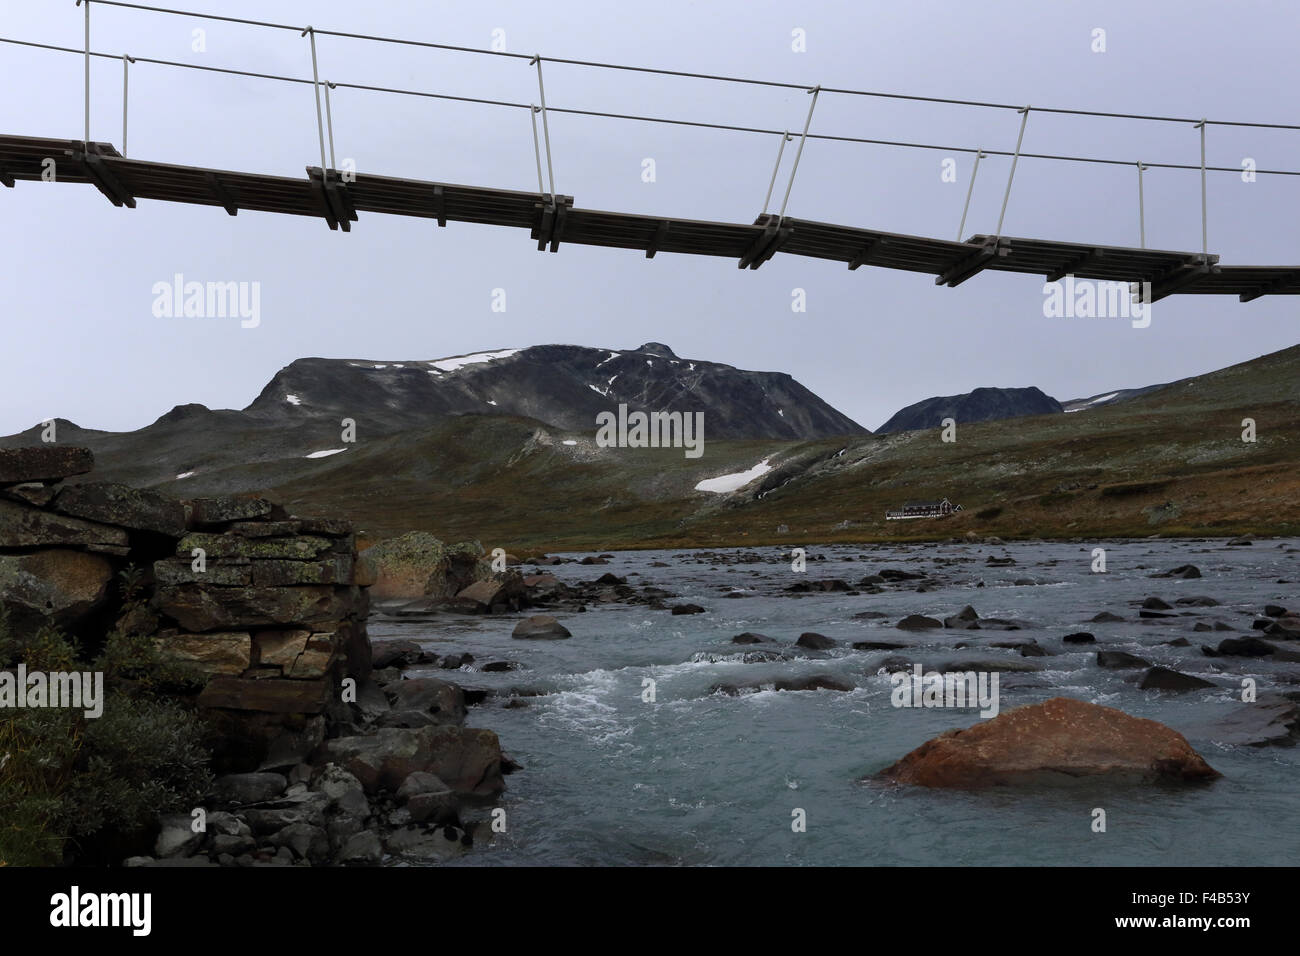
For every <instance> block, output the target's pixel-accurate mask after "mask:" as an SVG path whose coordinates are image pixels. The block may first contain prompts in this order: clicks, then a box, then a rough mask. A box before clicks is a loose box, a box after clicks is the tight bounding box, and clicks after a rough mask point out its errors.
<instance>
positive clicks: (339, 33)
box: [94, 0, 1300, 130]
mask: <svg viewBox="0 0 1300 956" xmlns="http://www.w3.org/2000/svg"><path fill="white" fill-rule="evenodd" d="M94 2H95V3H96V4H98V5H100V6H110V7H124V8H128V9H133V10H146V11H149V12H152V13H162V14H169V15H173V16H185V17H195V18H198V19H206V20H220V21H224V22H227V23H241V24H245V25H248V26H258V27H268V28H272V29H277V30H296V31H298V32H302V31H303V29H304V28H303V27H302V26H295V25H293V24H287V23H270V22H267V21H264V20H249V19H245V18H242V17H230V16H222V15H219V14H210V13H198V12H195V11H192V10H177V9H174V8H171V7H159V6H153V5H150V4H144V3H130V2H127V0H94ZM316 32H317V33H319V34H320V35H321V36H334V37H343V38H347V39H352V40H369V41H373V42H376V43H393V44H399V45H402V46H416V47H426V48H429V49H435V50H451V51H456V52H460V53H475V54H481V55H483V56H496V57H508V58H514V59H525V60H529V61H532V60H533V58H534V56H537V55H538V54H533V55H530V54H526V53H510V52H508V51H505V50H484V49H481V48H479V47H468V46H457V45H454V44H450V43H434V42H431V41H427V40H410V39H406V38H404V37H386V36H377V35H374V34H366V33H351V32H348V31H345V30H322V29H317V30H316ZM544 59H545V60H547V61H548V62H551V63H564V64H567V65H569V66H585V67H591V68H593V69H602V70H624V71H630V72H634V73H648V74H657V75H659V76H677V77H683V78H688V79H697V80H713V81H716V82H723V83H742V84H748V85H753V86H767V87H773V88H779V89H790V90H812V89H813V88H814V87H817V88H818V89H820V90H821V92H823V93H838V94H843V95H846V96H871V97H881V98H886V99H897V100H911V101H914V102H923V103H942V104H948V105H952V106H973V107H981V108H986V109H999V110H1013V111H1016V112H1019V111H1020V110H1022V109H1023V108H1024V106H1023V104H1020V103H992V102H986V101H982V100H966V99H954V98H951V97H943V96H918V95H915V94H909V93H886V92H882V91H880V90H856V89H850V88H846V87H835V86H820V87H819V86H817V84H814V83H790V82H782V81H778V80H765V79H758V78H754V77H743V76H726V75H722V74H717V73H698V72H693V71H690V70H668V69H663V68H658V67H648V66H635V65H631V64H626V63H604V62H600V61H598V60H578V59H572V58H568V57H558V56H546V57H544ZM1034 111H1035V112H1038V113H1059V114H1062V115H1068V116H1094V117H1101V118H1106V119H1128V120H1143V121H1148V122H1157V123H1183V124H1193V125H1195V124H1198V123H1206V124H1208V125H1210V126H1242V127H1256V128H1265V129H1289V130H1300V124H1293V123H1265V122H1252V121H1247V120H1218V119H1215V120H1212V119H1204V118H1200V117H1185V116H1161V115H1157V114H1147V113H1119V112H1110V111H1106V110H1085V109H1068V108H1063V107H1051V106H1035V107H1034Z"/></svg>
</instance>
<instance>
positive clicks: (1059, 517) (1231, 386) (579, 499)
mask: <svg viewBox="0 0 1300 956" xmlns="http://www.w3.org/2000/svg"><path fill="white" fill-rule="evenodd" d="M1245 418H1251V419H1254V420H1255V422H1256V423H1257V432H1258V435H1257V441H1255V442H1254V443H1246V442H1243V441H1242V440H1241V432H1242V429H1243V425H1242V421H1243V419H1245ZM565 437H570V436H568V435H566V434H564V433H562V432H559V431H558V430H554V429H549V428H546V427H544V426H541V425H539V423H537V422H533V421H530V420H526V419H510V418H502V417H495V416H464V417H462V418H457V419H453V420H451V421H449V422H446V423H444V424H442V425H440V426H438V427H436V428H433V429H429V430H428V431H426V432H423V433H420V434H415V435H403V436H397V437H394V438H389V439H383V440H379V441H375V442H372V443H369V444H367V445H364V446H360V447H358V448H357V449H356V451H355V454H350V455H348V456H340V458H343V457H346V458H347V460H346V461H343V460H340V461H338V462H337V463H336V464H333V465H332V466H330V467H327V468H323V469H321V470H318V471H317V472H315V473H314V474H313V475H312V477H311V478H310V479H299V480H296V481H292V482H287V483H283V484H279V485H276V486H274V487H271V488H269V489H267V493H268V494H270V495H271V497H273V498H276V499H279V500H282V501H284V502H285V503H286V504H288V505H290V506H291V507H292V508H294V509H295V510H298V511H300V512H303V513H311V512H315V513H324V514H345V515H347V516H349V517H351V518H352V519H353V520H354V521H355V522H356V523H357V524H358V526H359V527H360V528H362V529H364V530H365V532H366V534H367V537H368V538H370V539H380V538H384V537H388V536H392V535H396V534H399V533H402V532H405V531H408V530H426V531H430V532H432V533H433V534H435V535H437V536H438V537H439V538H441V539H443V540H444V541H457V540H475V539H476V540H479V541H481V542H482V543H483V546H484V547H485V548H486V549H488V550H489V551H490V550H491V549H492V548H493V547H498V546H499V547H504V548H506V550H508V551H511V552H513V553H516V554H523V553H526V552H528V551H536V550H613V549H625V548H682V547H695V546H700V547H716V546H728V545H750V544H779V545H792V544H793V543H794V542H795V540H796V539H800V540H803V541H816V542H819V543H835V542H869V541H918V540H942V539H945V538H948V537H952V536H960V535H965V534H967V533H969V532H974V533H976V534H979V535H997V536H999V537H1002V538H1004V539H1023V538H1097V537H1132V536H1147V535H1152V534H1160V535H1165V536H1179V535H1183V536H1204V535H1238V534H1256V535H1259V534H1276V535H1294V534H1300V469H1297V468H1296V463H1297V462H1298V461H1300V347H1294V348H1291V349H1286V350H1284V351H1282V352H1278V353H1274V354H1273V355H1269V356H1264V357H1263V358H1260V359H1255V360H1253V361H1252V362H1247V363H1243V364H1242V365H1239V366H1234V367H1232V368H1229V369H1224V370H1221V371H1219V372H1214V373H1211V374H1209V375H1204V376H1199V377H1197V378H1195V379H1190V380H1188V381H1186V382H1183V383H1175V384H1173V385H1170V386H1167V387H1165V388H1163V389H1160V390H1157V391H1154V392H1150V393H1147V394H1146V395H1143V396H1140V397H1139V398H1136V399H1133V400H1131V401H1128V402H1123V403H1120V404H1116V405H1111V406H1103V407H1100V408H1096V409H1091V410H1088V411H1085V412H1077V413H1072V414H1068V415H1044V416H1035V417H1028V418H1018V419H1009V420H1004V421H998V422H986V423H981V424H968V425H962V426H961V427H960V428H959V432H958V440H957V441H956V442H954V443H944V442H942V441H940V439H939V432H938V430H937V429H936V430H934V431H923V432H909V433H901V434H896V435H888V436H870V437H866V438H860V437H858V438H842V439H826V440H821V441H811V442H797V443H796V442H779V441H719V442H709V443H708V444H707V446H706V449H705V455H704V457H703V458H701V459H698V460H690V459H686V458H684V457H683V455H682V453H681V451H680V450H672V449H600V450H598V452H596V453H594V454H591V453H587V452H581V451H579V450H575V449H573V448H570V447H567V446H563V445H561V444H560V443H559V442H560V439H561V438H565ZM572 437H574V438H578V439H590V437H591V436H590V435H574V436H572ZM840 450H843V454H840V455H838V457H836V453H837V452H839V451H840ZM769 456H776V457H775V458H774V464H776V465H778V466H779V465H780V464H781V463H782V462H784V461H789V460H790V459H792V458H797V459H798V460H799V461H800V462H801V463H802V464H800V465H799V466H798V467H795V468H792V469H791V470H792V472H793V475H794V476H793V480H791V481H789V483H787V484H784V485H783V486H781V487H777V488H773V489H771V490H768V492H767V494H766V495H765V496H764V497H762V498H761V499H757V498H756V497H755V496H754V495H753V494H746V495H738V496H728V497H725V498H722V497H719V496H714V495H709V494H705V493H700V492H695V491H694V490H693V489H694V485H695V483H696V482H698V481H699V480H701V479H702V478H707V477H713V476H716V475H719V474H727V473H732V472H738V471H743V470H745V469H747V468H750V467H751V466H752V465H753V464H754V463H756V462H758V461H760V460H761V459H763V458H766V457H769ZM760 487H761V484H760V483H755V484H754V485H752V486H751V487H750V489H747V491H751V492H752V491H754V490H756V489H758V488H760ZM942 497H947V498H949V499H951V500H953V501H954V502H956V503H960V504H962V505H963V506H964V510H963V511H962V512H960V513H958V514H955V515H952V516H950V517H947V518H943V519H935V520H925V521H908V522H886V521H885V520H884V513H885V512H886V511H887V510H890V509H893V508H896V507H898V506H899V504H901V502H902V501H904V500H906V499H909V498H942ZM1166 506H1169V507H1166ZM845 521H848V522H849V523H850V524H849V525H848V526H847V527H844V526H843V524H842V523H843V522H845ZM781 525H785V526H787V527H788V529H789V531H788V533H786V534H779V533H778V532H777V528H778V527H779V526H781Z"/></svg>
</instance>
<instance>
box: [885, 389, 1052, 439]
mask: <svg viewBox="0 0 1300 956" xmlns="http://www.w3.org/2000/svg"><path fill="white" fill-rule="evenodd" d="M1064 410H1065V409H1064V408H1063V407H1062V406H1061V403H1060V402H1058V401H1057V400H1056V399H1054V398H1052V397H1051V396H1050V395H1045V394H1044V393H1043V392H1042V391H1041V390H1040V389H1037V388H1033V387H1030V388H977V389H975V390H974V391H973V392H967V393H965V394H964V395H945V396H942V397H938V398H927V399H924V400H923V401H920V402H917V403H916V404H914V405H908V406H907V407H906V408H904V409H901V410H899V411H897V412H895V413H894V416H893V417H892V418H891V419H889V421H887V422H885V424H883V425H881V426H880V427H879V428H877V429H876V433H877V434H889V433H891V432H905V431H916V430H918V429H922V428H938V427H939V426H940V425H941V424H942V423H943V420H944V419H945V418H951V419H953V420H954V421H956V422H957V423H958V424H966V423H968V422H991V421H997V420H998V419H1002V418H1019V417H1021V416H1023V415H1050V414H1054V413H1058V412H1062V411H1064Z"/></svg>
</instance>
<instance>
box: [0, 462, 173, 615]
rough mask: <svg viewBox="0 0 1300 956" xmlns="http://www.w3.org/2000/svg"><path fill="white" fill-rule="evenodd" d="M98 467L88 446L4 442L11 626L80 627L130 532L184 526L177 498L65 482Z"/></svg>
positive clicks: (4, 545) (1, 508)
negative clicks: (18, 445) (8, 445)
mask: <svg viewBox="0 0 1300 956" xmlns="http://www.w3.org/2000/svg"><path fill="white" fill-rule="evenodd" d="M93 467H94V458H93V457H92V456H91V454H90V451H89V450H88V449H85V448H65V447H59V446H54V445H46V446H37V447H34V448H3V449H0V606H3V608H4V611H5V613H6V616H7V618H8V625H9V628H10V630H11V631H13V632H15V633H18V634H20V635H21V634H24V633H29V632H31V631H34V630H35V629H37V628H38V627H40V626H42V625H44V624H47V623H52V624H54V625H56V626H59V627H64V628H69V629H73V630H75V629H76V628H77V627H78V625H80V624H82V623H83V622H84V621H85V620H86V619H87V617H88V616H91V615H93V614H94V613H95V612H96V611H98V610H99V609H101V608H102V607H103V606H104V604H105V602H106V601H107V599H108V598H109V597H110V586H109V585H110V582H111V581H112V580H113V575H114V573H115V572H116V571H117V570H118V569H119V568H120V567H121V566H122V565H123V564H124V563H125V559H126V557H127V555H128V554H130V552H131V532H132V531H133V530H134V531H139V532H140V533H142V534H145V535H150V534H154V533H156V532H158V531H164V532H166V531H170V532H174V533H175V534H177V535H180V534H183V533H184V529H185V513H184V509H183V508H182V507H181V505H180V503H179V502H170V503H169V502H168V501H167V500H166V499H164V498H162V496H161V495H154V494H153V493H152V492H136V491H134V489H124V491H125V492H127V493H125V494H114V493H113V492H114V489H115V488H120V487H121V486H99V487H95V486H89V485H69V486H63V485H62V481H63V479H64V478H69V477H72V476H74V475H82V474H85V473H87V472H89V471H90V470H91V469H92V468H93Z"/></svg>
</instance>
